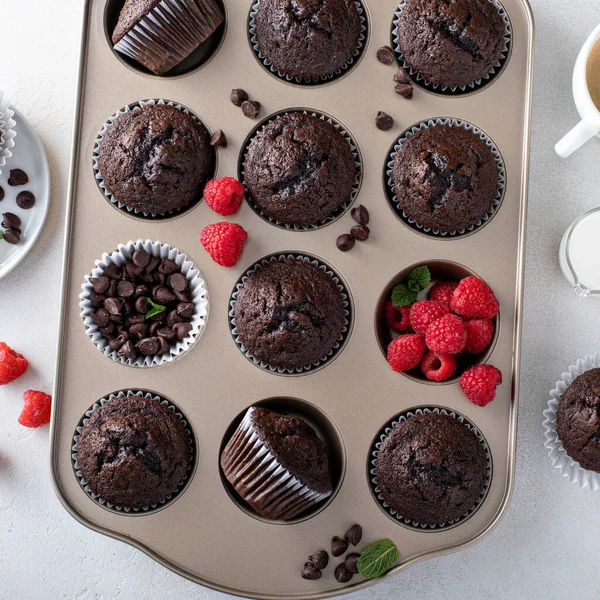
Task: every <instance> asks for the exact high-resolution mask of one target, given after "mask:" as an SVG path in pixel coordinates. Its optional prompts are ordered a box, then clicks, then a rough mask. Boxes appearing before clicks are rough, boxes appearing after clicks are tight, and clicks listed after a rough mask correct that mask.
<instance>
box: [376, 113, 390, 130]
mask: <svg viewBox="0 0 600 600" xmlns="http://www.w3.org/2000/svg"><path fill="white" fill-rule="evenodd" d="M375 125H376V127H377V129H380V130H381V131H389V130H390V129H391V128H392V127H393V126H394V119H393V118H392V117H390V115H388V114H387V113H385V112H383V111H382V110H380V111H379V112H378V113H377V116H376V117H375Z"/></svg>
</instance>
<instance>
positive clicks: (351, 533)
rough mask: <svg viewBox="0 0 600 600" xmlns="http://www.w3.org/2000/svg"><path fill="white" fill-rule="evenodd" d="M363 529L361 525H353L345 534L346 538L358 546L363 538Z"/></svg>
mask: <svg viewBox="0 0 600 600" xmlns="http://www.w3.org/2000/svg"><path fill="white" fill-rule="evenodd" d="M362 535H363V530H362V527H361V526H360V525H352V527H350V529H348V531H346V533H345V534H344V539H345V540H346V541H347V542H348V543H349V544H352V545H353V546H358V544H360V540H362Z"/></svg>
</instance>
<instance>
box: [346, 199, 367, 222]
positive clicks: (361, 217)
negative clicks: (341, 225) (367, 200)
mask: <svg viewBox="0 0 600 600" xmlns="http://www.w3.org/2000/svg"><path fill="white" fill-rule="evenodd" d="M350 216H351V217H352V218H353V219H354V220H355V221H356V222H357V223H358V224H359V225H368V224H369V211H368V210H367V209H366V208H365V207H364V206H363V205H362V204H359V205H358V206H355V207H354V208H353V209H352V210H351V211H350Z"/></svg>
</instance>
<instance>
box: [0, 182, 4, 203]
mask: <svg viewBox="0 0 600 600" xmlns="http://www.w3.org/2000/svg"><path fill="white" fill-rule="evenodd" d="M2 200H4V188H3V187H2V186H1V185H0V202H2Z"/></svg>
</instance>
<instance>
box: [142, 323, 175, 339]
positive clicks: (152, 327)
mask: <svg viewBox="0 0 600 600" xmlns="http://www.w3.org/2000/svg"><path fill="white" fill-rule="evenodd" d="M162 326H163V324H162V323H161V322H160V321H153V322H152V323H150V329H149V330H148V333H150V335H152V336H154V334H155V333H156V332H157V331H158V329H159V328H161V327H162ZM173 335H175V334H174V333H173Z"/></svg>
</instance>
